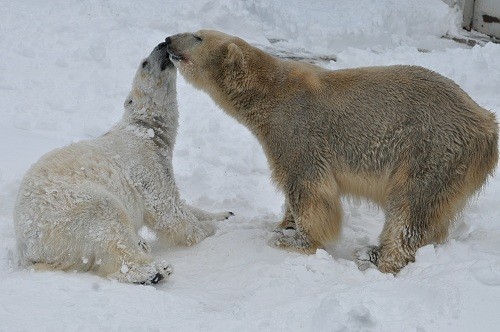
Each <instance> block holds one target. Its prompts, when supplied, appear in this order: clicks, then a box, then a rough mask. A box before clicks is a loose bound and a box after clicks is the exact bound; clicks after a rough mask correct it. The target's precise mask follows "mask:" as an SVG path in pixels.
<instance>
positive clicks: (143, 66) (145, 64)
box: [142, 60, 148, 68]
mask: <svg viewBox="0 0 500 332" xmlns="http://www.w3.org/2000/svg"><path fill="white" fill-rule="evenodd" d="M147 65H148V60H146V61H144V62H143V63H142V68H145V67H146V66H147Z"/></svg>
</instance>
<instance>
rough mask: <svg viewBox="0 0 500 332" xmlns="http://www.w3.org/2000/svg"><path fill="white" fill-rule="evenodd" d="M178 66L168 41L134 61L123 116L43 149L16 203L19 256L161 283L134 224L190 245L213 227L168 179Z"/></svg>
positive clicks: (162, 271) (161, 270)
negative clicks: (91, 133)
mask: <svg viewBox="0 0 500 332" xmlns="http://www.w3.org/2000/svg"><path fill="white" fill-rule="evenodd" d="M177 126H178V110H177V95H176V69H175V67H174V66H173V65H172V63H171V62H170V60H169V57H168V53H167V49H166V45H165V43H161V44H160V45H158V46H157V47H156V48H155V49H154V50H153V52H152V53H151V54H150V55H149V57H148V58H146V59H144V60H143V61H142V62H141V65H140V66H139V69H138V70H137V74H136V76H135V78H134V81H133V86H132V91H131V92H130V94H129V96H128V97H127V99H126V101H125V114H124V116H123V118H122V120H121V121H120V122H119V123H118V124H116V125H115V127H113V128H112V129H111V130H110V131H109V132H108V133H107V134H105V135H103V136H101V137H98V138H96V139H92V140H88V141H83V142H79V143H76V144H71V145H69V146H67V147H64V148H61V149H57V150H54V151H52V152H49V153H47V154H46V155H45V156H43V157H42V158H41V159H40V160H39V161H38V162H37V163H35V164H34V165H33V166H32V167H31V168H30V169H29V170H28V172H27V174H26V175H25V177H24V179H23V181H22V183H21V186H20V189H19V194H18V198H17V202H16V206H15V210H14V222H15V228H16V235H17V240H18V245H19V249H20V253H21V256H22V260H23V261H24V263H25V264H27V265H33V266H34V267H35V268H36V269H58V270H66V271H67V270H78V271H92V272H94V273H96V274H98V275H101V276H106V277H109V278H113V279H118V280H119V281H122V282H133V283H145V284H149V283H157V282H160V281H164V280H165V279H166V277H167V276H168V275H170V273H171V272H172V267H171V266H170V265H169V264H167V263H166V262H163V261H160V262H155V261H153V260H152V257H151V255H150V253H149V249H148V248H147V246H146V243H145V241H144V240H142V239H141V238H140V237H139V235H138V233H137V231H138V230H139V229H140V228H141V227H142V226H143V225H147V226H149V228H151V229H152V230H154V231H155V232H156V233H157V235H158V236H159V238H160V239H161V238H163V239H169V240H171V241H173V242H174V243H177V244H187V245H192V244H195V243H198V242H199V241H201V240H202V239H204V238H205V237H207V236H210V235H211V234H213V226H212V225H211V224H210V223H207V222H204V221H207V220H224V219H227V218H228V217H229V216H231V215H232V213H231V212H224V213H209V212H206V211H203V210H201V209H198V208H195V207H192V206H189V205H187V204H185V203H184V202H183V201H182V200H181V198H180V196H179V190H178V189H177V187H176V185H175V181H174V174H173V168H172V149H173V147H174V143H175V136H176V131H177Z"/></svg>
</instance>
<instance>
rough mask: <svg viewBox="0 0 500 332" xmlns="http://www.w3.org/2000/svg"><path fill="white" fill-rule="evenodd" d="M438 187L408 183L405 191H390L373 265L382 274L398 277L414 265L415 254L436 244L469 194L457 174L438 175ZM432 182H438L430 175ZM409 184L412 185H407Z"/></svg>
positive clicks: (414, 181) (460, 176) (444, 235)
mask: <svg viewBox="0 0 500 332" xmlns="http://www.w3.org/2000/svg"><path fill="white" fill-rule="evenodd" d="M441 175H442V176H441V179H442V180H441V181H440V183H433V182H432V181H430V180H429V179H430V178H431V175H430V176H429V177H428V178H427V179H426V180H427V181H418V179H410V180H408V182H407V185H408V187H407V188H406V189H405V190H394V191H393V193H394V194H393V195H390V197H389V200H388V203H387V207H386V221H385V224H384V229H383V231H382V233H381V235H380V245H379V247H378V252H377V251H376V250H375V251H373V252H376V253H377V255H374V256H373V257H376V259H375V261H374V262H373V263H374V264H375V265H377V267H378V269H379V270H380V271H382V272H386V273H393V274H396V273H398V272H399V271H400V270H401V269H402V268H403V267H404V266H406V265H407V264H408V263H409V262H413V261H415V253H416V251H417V250H418V249H419V248H420V247H423V246H425V245H428V244H432V243H440V242H442V241H444V240H445V239H446V237H447V235H448V231H449V228H450V225H451V223H452V221H453V220H454V219H455V218H456V215H457V214H458V213H459V212H460V211H461V210H462V209H463V207H464V205H465V202H466V201H467V199H468V197H469V195H470V194H471V192H470V191H469V190H468V188H467V186H466V185H465V184H464V181H463V177H462V175H461V173H460V172H458V171H457V172H452V171H450V172H449V173H447V174H446V175H443V174H441ZM433 178H439V177H438V176H436V175H434V177H433ZM411 184H413V185H411Z"/></svg>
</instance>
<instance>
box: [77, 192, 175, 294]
mask: <svg viewBox="0 0 500 332" xmlns="http://www.w3.org/2000/svg"><path fill="white" fill-rule="evenodd" d="M78 210H79V211H81V212H82V213H81V214H80V215H79V216H78V219H79V220H75V222H76V223H77V224H79V225H81V226H82V229H83V230H84V233H86V235H85V236H84V237H83V238H84V239H85V241H86V242H85V243H83V245H84V246H85V252H86V253H87V256H88V257H89V259H88V263H86V264H87V266H85V269H86V270H90V271H94V272H95V273H97V274H98V275H100V276H103V277H108V278H111V279H116V280H118V281H121V282H130V283H140V284H151V283H157V282H160V281H164V280H166V278H167V277H168V276H169V275H170V274H171V273H172V267H171V266H170V265H169V264H168V263H166V262H164V261H159V262H154V261H153V260H152V257H151V255H150V254H149V252H148V251H147V245H145V243H144V240H143V239H141V238H140V237H139V235H138V234H137V232H136V230H135V228H134V225H133V223H132V221H131V220H130V217H129V215H128V214H127V213H126V212H125V209H124V208H123V207H122V206H121V203H120V202H119V201H118V200H117V199H115V198H114V197H112V196H111V197H109V196H108V197H106V198H102V199H99V198H97V197H94V200H93V202H91V204H89V206H87V207H86V208H85V207H83V208H79V209H78ZM75 217H76V216H75ZM90 257H92V258H91V259H90Z"/></svg>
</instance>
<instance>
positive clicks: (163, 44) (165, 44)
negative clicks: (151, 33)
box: [157, 43, 167, 50]
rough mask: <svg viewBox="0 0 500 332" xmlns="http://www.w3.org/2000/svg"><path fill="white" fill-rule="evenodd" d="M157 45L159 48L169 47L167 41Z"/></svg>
mask: <svg viewBox="0 0 500 332" xmlns="http://www.w3.org/2000/svg"><path fill="white" fill-rule="evenodd" d="M157 47H158V49H159V50H161V49H162V48H165V47H167V43H160V44H158V46H157Z"/></svg>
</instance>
